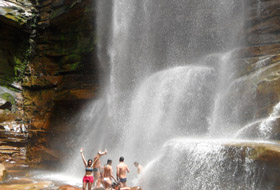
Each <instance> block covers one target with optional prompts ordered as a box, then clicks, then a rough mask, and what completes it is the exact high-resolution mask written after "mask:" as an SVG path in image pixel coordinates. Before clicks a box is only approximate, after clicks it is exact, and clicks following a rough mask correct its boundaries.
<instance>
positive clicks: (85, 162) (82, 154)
mask: <svg viewBox="0 0 280 190" xmlns="http://www.w3.org/2000/svg"><path fill="white" fill-rule="evenodd" d="M80 152H81V156H82V159H83V162H84V165H85V166H87V161H86V159H85V156H84V153H83V148H81V149H80Z"/></svg>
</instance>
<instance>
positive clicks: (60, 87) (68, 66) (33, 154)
mask: <svg viewBox="0 0 280 190" xmlns="http://www.w3.org/2000/svg"><path fill="white" fill-rule="evenodd" d="M93 3H94V2H93V1H89V0H83V1H77V0H44V1H43V0H42V1H40V0H39V1H23V0H17V1H16V0H14V1H12V0H11V1H0V24H1V25H2V26H3V27H0V33H1V36H2V38H3V39H2V38H1V37H0V38H1V39H0V40H1V41H2V42H3V44H5V46H2V47H1V49H0V54H2V56H1V58H0V85H1V86H0V130H1V133H0V138H1V139H0V140H1V141H0V142H1V145H2V146H0V152H1V155H0V162H3V163H5V165H7V166H12V167H15V166H20V167H27V166H33V165H34V166H37V165H38V164H40V163H41V164H43V165H44V164H51V163H53V162H57V161H58V158H59V156H60V154H59V152H60V150H57V149H55V148H50V147H49V146H50V143H49V142H50V141H52V138H53V137H56V138H58V139H60V138H59V137H58V136H60V135H61V134H65V131H70V130H71V128H70V127H71V126H69V125H65V122H67V121H69V119H70V118H71V117H72V114H75V113H77V112H78V109H79V108H80V107H81V106H82V105H83V104H84V103H85V102H86V101H88V100H90V99H92V98H94V97H95V95H96V92H97V90H96V89H97V87H98V81H97V73H96V57H95V46H96V45H95V44H96V37H95V31H94V4H93ZM3 71H4V72H3ZM58 117H63V118H58ZM61 120H62V121H63V122H60V123H59V126H57V125H56V124H58V122H57V121H61ZM67 127H69V128H67ZM62 136H63V135H62ZM60 140H61V139H60ZM61 143H63V142H61ZM63 147H64V148H65V146H63ZM61 151H63V150H61ZM64 151H66V150H64Z"/></svg>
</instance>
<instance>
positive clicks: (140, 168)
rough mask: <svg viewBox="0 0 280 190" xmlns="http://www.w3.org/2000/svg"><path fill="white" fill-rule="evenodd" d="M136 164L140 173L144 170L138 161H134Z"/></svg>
mask: <svg viewBox="0 0 280 190" xmlns="http://www.w3.org/2000/svg"><path fill="white" fill-rule="evenodd" d="M134 166H135V167H136V168H137V173H138V174H140V173H141V171H142V170H143V166H141V165H140V164H139V163H138V162H134Z"/></svg>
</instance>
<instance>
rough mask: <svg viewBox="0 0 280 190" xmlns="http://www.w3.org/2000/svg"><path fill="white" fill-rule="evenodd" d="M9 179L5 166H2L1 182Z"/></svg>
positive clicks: (0, 170)
mask: <svg viewBox="0 0 280 190" xmlns="http://www.w3.org/2000/svg"><path fill="white" fill-rule="evenodd" d="M6 178H7V170H6V168H5V166H4V165H3V164H0V181H3V180H5V179H6Z"/></svg>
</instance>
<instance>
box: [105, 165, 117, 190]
mask: <svg viewBox="0 0 280 190" xmlns="http://www.w3.org/2000/svg"><path fill="white" fill-rule="evenodd" d="M112 178H113V179H114V180H115V181H117V180H116V179H115V177H114V176H113V168H112V160H109V159H108V160H107V164H106V165H105V166H104V179H103V184H104V187H105V189H106V190H107V189H111V185H112Z"/></svg>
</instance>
